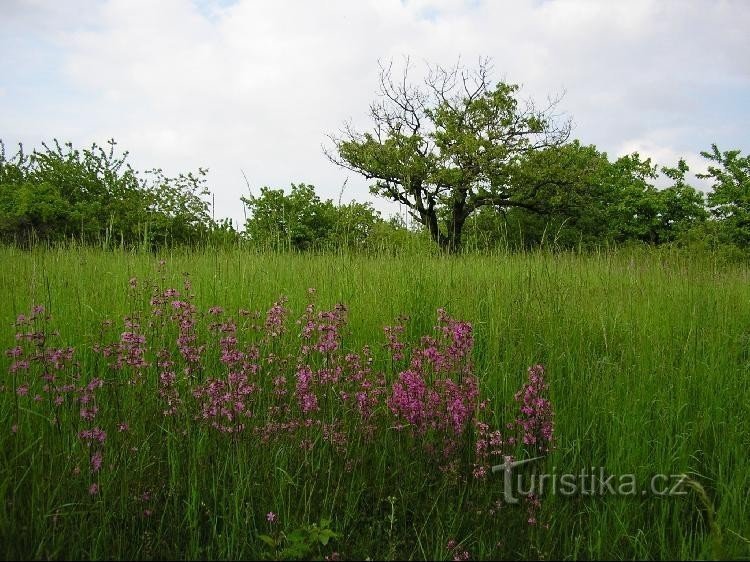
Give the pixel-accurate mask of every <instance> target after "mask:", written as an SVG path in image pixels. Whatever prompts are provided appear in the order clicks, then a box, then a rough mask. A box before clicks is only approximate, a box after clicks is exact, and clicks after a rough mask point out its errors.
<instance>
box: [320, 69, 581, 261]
mask: <svg viewBox="0 0 750 562" xmlns="http://www.w3.org/2000/svg"><path fill="white" fill-rule="evenodd" d="M490 71H491V68H490V64H489V62H488V61H487V60H486V59H482V60H480V61H479V64H478V66H477V68H476V69H474V70H467V69H465V68H464V67H462V66H461V65H460V63H459V64H456V65H455V66H453V67H451V68H444V67H441V66H432V67H428V72H427V76H426V78H425V79H424V81H423V82H422V83H421V84H413V83H412V82H411V81H410V78H409V72H410V65H409V61H408V59H407V61H406V65H405V68H404V71H403V75H402V76H401V78H400V79H398V80H395V79H394V77H393V73H392V65H387V66H384V65H381V67H380V96H381V99H380V100H379V101H376V102H374V103H372V104H371V106H370V117H371V118H372V121H373V122H374V127H373V129H372V130H371V131H368V132H364V133H361V132H358V131H356V130H355V129H354V128H353V127H352V126H351V125H346V126H345V127H344V130H343V131H342V133H341V135H340V136H331V140H332V142H333V150H331V149H327V150H326V154H327V156H328V158H329V159H330V160H331V161H332V162H334V163H335V164H337V165H339V166H342V167H344V168H346V169H349V170H353V171H355V172H357V173H360V174H362V175H363V176H364V177H365V178H367V179H369V180H375V183H374V184H373V185H372V187H371V191H372V192H373V193H374V194H376V195H379V196H382V197H386V198H388V199H391V200H393V201H396V202H399V203H402V204H403V205H405V206H406V207H407V209H408V210H409V212H410V214H411V216H412V217H413V218H414V219H415V220H416V221H417V222H419V223H420V224H422V225H423V226H424V227H425V228H426V229H427V230H428V231H429V233H430V236H431V237H432V239H433V240H434V241H435V242H436V243H437V244H439V245H440V247H441V248H444V249H447V250H450V251H456V250H458V249H459V248H460V246H461V236H462V232H463V227H464V224H465V223H466V220H467V218H468V217H470V216H471V214H472V213H474V212H475V211H477V210H478V209H480V208H482V207H485V206H488V205H493V206H496V207H502V208H510V207H521V208H528V209H530V210H537V209H538V208H539V206H540V205H541V204H542V203H541V202H540V199H539V198H537V197H534V193H533V192H534V189H541V188H542V187H544V186H545V185H547V183H548V182H550V181H552V182H554V181H555V180H554V178H547V179H545V183H544V184H543V185H537V186H526V187H527V188H528V189H526V190H525V191H524V192H523V193H519V191H518V189H517V186H516V185H515V184H514V183H513V181H512V180H513V169H514V167H515V166H516V165H517V163H518V161H519V159H520V158H521V157H522V156H524V155H525V154H528V153H529V152H533V151H536V150H541V149H544V148H547V147H555V146H559V145H561V144H563V143H564V142H565V141H566V140H567V138H568V136H569V133H570V122H569V121H567V120H566V121H560V120H559V119H558V116H557V115H556V114H555V108H556V106H557V104H558V101H559V100H558V99H551V100H549V101H548V104H547V105H546V106H544V107H543V108H541V109H539V108H537V107H536V105H535V104H534V103H533V102H531V101H526V102H521V101H519V100H518V98H517V94H518V90H519V87H518V86H517V85H515V84H506V83H504V82H498V83H493V82H492V81H491V79H490Z"/></svg>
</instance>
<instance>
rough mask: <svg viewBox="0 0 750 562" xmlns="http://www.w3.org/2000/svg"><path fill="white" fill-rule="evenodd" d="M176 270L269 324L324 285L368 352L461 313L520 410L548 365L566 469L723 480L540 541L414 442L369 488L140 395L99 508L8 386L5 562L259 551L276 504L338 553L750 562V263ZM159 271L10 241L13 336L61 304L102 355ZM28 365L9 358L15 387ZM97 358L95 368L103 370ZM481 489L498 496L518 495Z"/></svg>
mask: <svg viewBox="0 0 750 562" xmlns="http://www.w3.org/2000/svg"><path fill="white" fill-rule="evenodd" d="M160 257H162V258H164V259H165V260H166V261H167V274H166V275H167V279H166V283H167V284H170V283H172V284H173V285H178V284H180V283H181V282H182V273H183V272H188V273H189V274H190V279H191V280H192V283H193V288H194V292H195V295H196V297H195V303H196V305H197V306H198V307H199V309H201V310H206V309H207V308H208V307H210V306H212V305H221V306H223V307H225V308H226V309H228V310H233V309H237V308H240V307H243V308H249V309H253V310H255V309H258V310H266V309H267V308H268V307H269V306H270V304H271V303H272V302H273V301H275V300H276V299H277V298H278V296H279V295H282V294H283V295H287V296H288V297H289V306H290V308H291V309H292V310H293V311H294V312H295V313H298V312H301V311H302V310H303V309H304V305H305V303H306V298H307V293H306V289H307V288H308V287H315V288H317V291H318V298H319V302H320V303H321V305H324V306H332V305H333V304H335V303H336V302H343V303H346V304H347V305H348V307H349V318H350V321H349V331H348V333H347V336H346V339H345V346H346V347H347V348H351V349H358V348H360V347H361V346H362V345H364V344H367V343H373V342H383V341H384V338H383V333H382V327H383V326H385V325H390V324H392V323H393V321H394V319H395V318H396V317H397V316H399V315H400V314H407V315H409V316H410V317H411V321H410V324H409V326H410V328H409V330H410V334H412V335H419V334H427V333H430V331H431V327H432V325H433V323H434V320H435V310H436V309H437V308H439V307H445V308H446V309H447V310H448V311H449V312H450V313H451V314H452V315H453V316H454V317H457V318H460V319H463V320H467V321H469V322H471V323H472V324H473V325H474V330H475V337H476V343H475V349H474V362H475V366H476V373H477V375H478V376H479V377H480V380H481V385H482V390H483V392H484V394H485V395H487V396H489V397H490V398H491V399H492V402H493V403H494V404H498V405H502V404H508V403H510V402H511V401H512V396H513V393H514V392H515V391H516V390H517V389H518V388H519V387H520V386H521V384H522V383H523V382H524V378H525V373H526V368H527V367H528V366H529V365H532V364H535V363H542V364H544V365H545V367H546V369H547V374H548V377H549V382H550V386H551V396H552V401H553V404H554V407H555V419H556V440H557V448H556V450H555V451H554V453H553V454H552V455H551V457H550V458H549V459H548V460H547V468H548V469H550V470H551V469H553V468H554V470H555V471H556V472H557V473H558V474H560V473H565V472H570V473H575V474H578V473H580V472H581V470H582V469H586V468H587V467H600V466H603V467H606V469H607V471H608V472H609V473H611V474H630V473H632V474H635V475H636V477H637V478H638V481H639V482H648V479H649V478H650V477H651V475H654V474H667V475H671V474H682V473H686V474H689V475H690V476H691V478H692V479H693V480H694V481H695V482H697V483H699V484H700V486H702V488H700V487H699V488H697V489H694V488H688V493H687V494H686V495H683V496H677V497H656V496H653V495H650V494H647V495H645V496H640V495H638V496H636V497H611V496H604V497H598V496H582V495H576V496H574V497H563V496H560V495H556V496H548V497H545V498H544V502H543V512H542V517H541V519H542V520H543V521H546V522H547V523H548V524H549V528H548V529H545V528H541V527H539V528H534V529H519V528H518V526H517V524H516V522H517V520H519V519H523V515H522V513H520V511H522V510H523V509H524V508H523V507H516V506H509V505H508V506H504V507H503V508H502V509H503V510H504V512H503V513H502V514H501V515H499V516H495V517H494V518H490V517H489V516H487V515H486V514H484V515H481V516H478V515H477V514H476V513H475V512H476V509H477V506H476V505H474V504H472V501H473V500H471V501H469V500H464V499H462V498H461V497H456V496H455V493H456V490H457V489H461V490H465V488H456V487H455V486H452V485H451V484H450V483H448V482H442V481H441V480H440V479H439V478H437V477H436V479H435V480H434V481H430V482H420V481H418V480H416V476H415V475H417V474H421V473H416V472H414V473H413V475H414V477H410V469H409V467H410V463H412V462H418V459H415V458H414V457H415V456H418V455H415V454H413V452H410V451H411V449H409V447H410V446H412V445H413V444H411V445H409V444H407V443H404V442H402V441H401V440H399V438H398V437H395V436H394V437H393V443H392V444H391V445H389V446H388V447H384V448H383V449H381V450H377V451H367V452H363V455H366V457H367V459H368V462H369V463H371V465H370V468H369V469H368V470H360V471H358V472H355V474H356V475H357V478H358V479H354V478H353V477H344V476H342V471H341V464H340V459H337V458H336V456H335V455H331V454H327V455H326V454H319V455H316V456H314V458H311V459H308V461H309V462H308V464H306V465H299V464H298V460H299V459H298V456H296V453H293V452H292V451H290V450H287V449H285V448H283V447H281V448H276V449H273V450H271V449H268V450H267V451H266V453H268V454H264V452H263V451H264V449H263V448H262V447H261V446H259V445H258V444H257V443H252V442H251V439H246V440H243V441H242V442H240V443H237V444H234V445H232V446H226V445H223V444H222V443H223V442H222V441H221V440H217V439H215V438H214V436H212V434H211V433H210V432H206V431H202V430H198V429H194V428H192V427H175V426H173V425H170V423H168V422H165V421H164V420H160V419H159V418H156V417H153V416H152V417H148V416H146V415H145V414H144V415H142V416H140V415H139V413H138V411H139V410H138V408H139V405H138V404H134V403H129V404H124V405H122V407H123V408H125V410H126V411H127V412H128V413H129V416H130V418H129V419H132V420H133V425H135V426H136V427H135V428H134V429H133V431H132V432H131V434H130V435H131V437H126V436H121V435H113V436H112V439H113V440H115V441H116V440H123V441H116V442H117V443H119V445H120V446H121V448H122V449H123V450H124V451H127V450H128V448H129V447H138V452H137V453H133V454H132V455H131V457H132V458H129V459H128V462H127V463H125V464H126V466H125V465H124V466H123V467H120V468H114V469H112V470H110V472H109V473H108V474H109V475H110V476H107V478H108V479H107V481H106V486H105V485H103V493H102V494H101V495H100V496H99V497H98V498H97V499H95V500H94V499H91V498H89V497H88V496H87V494H86V493H85V490H82V489H80V488H81V486H82V484H76V483H75V479H73V478H72V477H71V476H70V474H69V473H68V472H65V471H69V470H72V468H73V467H74V466H75V464H76V463H77V462H79V461H80V458H78V460H76V458H75V455H76V454H78V455H80V451H79V449H80V445H77V444H76V443H74V441H75V438H74V437H72V436H71V435H65V434H59V435H57V436H56V435H55V433H54V431H50V430H41V429H38V428H39V427H42V424H43V423H45V421H44V420H41V421H36V422H34V421H33V420H32V421H29V424H28V427H24V428H22V429H21V431H19V433H18V434H17V435H14V434H13V433H12V432H11V425H12V423H14V419H15V418H14V414H13V412H14V408H15V406H14V404H15V394H14V393H13V392H12V388H11V386H12V381H11V380H10V378H9V376H8V375H3V376H4V377H5V380H4V384H6V386H7V387H8V390H7V391H6V392H3V393H0V407H2V410H1V413H0V422H1V423H0V446H1V447H2V452H0V498H2V499H3V502H2V505H0V557H2V558H10V557H14V556H21V557H37V558H46V557H52V558H56V557H57V558H59V557H73V558H102V557H115V558H125V557H130V556H132V557H136V558H167V557H169V556H176V557H180V558H195V557H218V558H237V557H243V556H244V557H248V556H259V555H261V554H262V552H263V548H264V545H263V544H262V543H261V542H260V541H259V540H258V539H257V536H258V534H259V533H267V532H268V531H269V525H267V524H266V522H265V514H266V512H267V511H275V512H276V513H278V514H279V519H280V522H279V525H281V526H283V527H284V528H285V529H286V530H287V531H291V530H292V529H293V528H296V527H299V526H302V525H306V524H311V523H315V522H317V521H319V520H320V518H321V517H325V518H331V519H332V524H331V526H332V528H333V529H334V530H335V531H337V532H339V533H341V535H342V537H341V538H339V539H338V540H337V541H335V542H334V543H333V544H334V545H335V548H334V550H338V551H339V552H341V553H342V555H344V556H350V557H362V558H364V557H366V556H371V557H373V558H377V557H387V556H404V557H410V558H415V559H423V558H435V557H437V558H449V557H450V555H449V554H448V552H447V551H446V550H445V548H444V545H445V542H446V541H447V540H448V539H449V538H455V539H456V540H459V541H463V544H464V545H465V547H466V549H467V550H469V551H470V552H471V554H472V556H473V557H477V558H493V557H494V558H496V557H517V556H522V557H535V556H544V557H546V558H562V559H590V558H615V559H633V558H636V559H644V558H659V559H662V558H676V559H685V558H695V557H698V558H712V557H730V558H750V493H749V492H750V453H749V452H748V451H750V284H749V283H750V271H749V270H748V269H747V267H745V266H740V265H722V264H720V263H716V262H714V261H712V260H711V259H710V258H705V257H704V258H701V259H689V258H688V257H686V256H684V255H680V254H668V253H663V252H662V253H653V254H651V253H647V252H634V253H603V254H598V255H591V256H576V255H550V254H542V253H539V254H527V255H497V256H472V255H467V256H457V257H451V258H447V257H427V256H421V257H420V256H414V255H409V256H397V257H365V256H349V255H281V254H253V253H244V252H242V251H239V250H234V251H221V250H219V251H206V252H175V253H173V254H164V255H163V256H160ZM156 262H157V258H156V257H155V256H153V255H148V254H138V253H110V252H102V251H95V250H87V249H80V250H59V251H56V250H37V251H32V252H22V251H19V250H14V249H8V248H5V249H0V263H1V264H2V265H1V266H0V289H1V290H2V295H3V297H2V299H0V323H1V324H2V327H3V329H2V331H1V332H0V344H2V347H3V348H8V347H11V346H12V345H14V340H13V336H14V333H15V331H14V329H13V326H12V323H13V321H14V319H15V317H16V315H17V314H19V313H22V312H26V311H27V310H28V309H29V308H30V306H31V305H32V304H35V303H42V304H45V305H46V306H47V307H48V309H49V311H50V312H51V314H52V315H53V318H54V326H55V327H56V328H58V329H59V330H60V337H61V341H63V342H65V343H66V344H69V345H72V346H76V348H81V349H85V348H87V347H90V346H91V344H92V343H94V342H96V341H97V338H98V334H99V327H100V324H101V321H102V320H103V319H111V320H113V321H115V322H116V323H117V322H121V320H122V317H124V316H126V315H127V314H129V313H130V312H131V311H132V308H133V306H134V303H133V300H132V299H131V298H130V297H129V296H128V292H127V290H126V289H127V285H128V280H129V279H130V278H131V277H137V278H139V279H144V278H154V277H155V276H156V275H157V274H156ZM9 363H10V360H9V359H8V358H7V357H3V358H2V359H0V367H2V372H3V373H5V372H6V371H7V366H8V365H9ZM94 365H96V363H95V361H94V360H93V359H90V358H89V359H86V362H85V363H84V368H93V366H94ZM0 384H2V383H0ZM145 411H146V409H145V406H144V412H145ZM149 411H150V410H149ZM25 419H30V418H25ZM35 428H37V429H35ZM183 430H184V431H185V434H184V435H183V434H182V433H181V432H182V431H183ZM136 436H137V437H138V439H140V440H141V441H139V442H137V443H135V442H132V443H131V442H127V439H131V438H132V439H135V437H136ZM165 436H166V437H165ZM76 447H78V449H77V448H76ZM271 452H272V453H273V454H271ZM394 455H399V457H398V458H394ZM126 456H127V455H126ZM122 462H125V461H122ZM415 470H416V469H415ZM146 484H148V486H147V487H149V488H150V489H157V495H158V505H156V506H153V508H154V516H153V517H150V518H143V517H139V513H138V512H137V511H136V508H135V507H133V506H134V505H135V503H136V502H135V501H134V499H133V496H134V495H137V494H138V493H139V490H140V489H141V488H142V487H143V486H144V485H146ZM481 485H482V486H485V487H487V490H488V491H487V494H489V495H491V494H495V495H497V494H499V490H500V488H501V486H502V481H501V478H500V477H497V476H496V477H494V478H490V479H489V480H488V481H487V482H485V483H482V484H481ZM76 486H77V487H76ZM474 486H476V484H475V485H474ZM701 490H705V494H704V495H702V494H701V493H699V492H700V491H701ZM466 493H467V494H469V492H466ZM489 495H485V496H481V497H483V498H486V497H489ZM389 497H391V498H392V500H391V501H389V500H388V498H389ZM467 497H468V496H467ZM472 497H473V496H472ZM393 498H395V499H393ZM363 510H367V511H366V512H365V511H363ZM391 514H392V515H393V522H392V521H391V520H390V519H389V517H390V516H391ZM710 516H713V517H715V526H714V528H713V530H711V528H710V526H709V524H708V518H709V517H710ZM497 543H501V545H500V547H496V545H497ZM329 550H330V549H329Z"/></svg>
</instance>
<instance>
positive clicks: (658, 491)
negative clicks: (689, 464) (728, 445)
mask: <svg viewBox="0 0 750 562" xmlns="http://www.w3.org/2000/svg"><path fill="white" fill-rule="evenodd" d="M541 458H543V457H535V458H532V459H524V460H518V461H512V460H510V459H508V460H506V461H505V462H504V463H503V464H499V465H495V466H493V467H492V472H493V473H498V472H502V474H503V495H504V500H505V502H506V503H511V504H514V503H519V498H522V497H529V496H536V497H541V496H544V495H552V496H555V495H560V496H647V495H653V496H682V495H685V494H687V490H686V489H685V484H686V483H687V482H688V480H689V477H688V476H687V475H686V474H654V475H653V476H651V478H649V479H648V480H647V481H646V482H643V481H642V480H641V481H639V479H638V477H637V476H636V475H635V474H620V475H615V474H608V472H607V469H606V468H605V467H586V468H583V469H582V470H581V471H580V472H578V473H573V472H564V473H558V472H557V468H556V467H553V469H552V472H544V473H538V472H531V473H526V472H522V471H521V470H520V469H519V468H520V467H521V466H523V465H527V464H529V463H532V462H534V461H536V460H539V459H541ZM516 469H519V470H516Z"/></svg>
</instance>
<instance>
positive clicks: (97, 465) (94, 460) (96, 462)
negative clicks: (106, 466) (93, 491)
mask: <svg viewBox="0 0 750 562" xmlns="http://www.w3.org/2000/svg"><path fill="white" fill-rule="evenodd" d="M103 460H104V459H103V457H102V452H101V451H97V452H96V453H94V454H93V455H91V472H92V473H93V474H96V473H97V472H99V471H100V470H101V468H102V461H103Z"/></svg>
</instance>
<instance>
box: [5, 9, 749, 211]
mask: <svg viewBox="0 0 750 562" xmlns="http://www.w3.org/2000/svg"><path fill="white" fill-rule="evenodd" d="M748 29H750V0H724V1H722V0H707V1H698V0H696V1H689V0H676V1H668V0H658V1H657V0H628V1H621V2H617V1H601V0H590V1H589V0H516V1H513V2H510V1H500V0H496V1H490V0H471V1H466V0H462V1H453V0H436V1H428V0H416V1H413V0H363V1H354V0H327V1H303V0H299V1H285V0H272V1H263V2H261V1H253V0H236V1H232V0H159V1H158V2H156V1H151V0H148V1H147V0H66V1H65V2H59V1H57V0H0V63H2V66H1V68H2V72H0V139H2V140H3V141H4V142H5V144H6V147H9V148H8V150H9V151H10V148H12V147H13V146H14V145H16V144H17V143H19V142H23V143H24V146H25V147H26V148H27V149H28V148H31V147H38V146H40V144H41V142H42V141H49V140H51V139H52V138H58V139H60V140H61V141H62V140H64V141H71V142H73V143H74V145H76V146H79V147H83V146H89V145H90V144H91V143H92V142H96V143H98V144H104V143H105V142H106V141H107V140H108V139H110V138H114V139H116V140H117V142H118V146H119V147H120V148H122V149H123V150H128V151H129V152H130V158H129V161H130V162H131V164H132V165H133V166H134V167H135V168H136V169H148V168H154V167H159V168H162V169H164V171H165V172H167V173H170V174H177V173H179V172H188V171H192V170H196V169H197V168H198V167H205V168H208V169H209V175H208V180H209V189H210V190H211V192H212V193H213V195H214V197H215V215H216V217H217V218H218V217H229V218H232V219H233V220H234V221H235V222H237V221H239V222H240V223H242V222H244V218H243V217H244V212H243V205H242V203H241V201H240V197H241V196H242V195H246V194H247V193H248V185H247V184H246V183H245V179H244V177H243V172H244V174H245V175H246V176H247V179H248V182H249V189H250V191H251V192H252V193H254V194H256V195H257V194H258V193H259V189H260V187H261V186H270V187H273V188H285V189H288V188H289V186H290V184H291V183H299V182H305V183H309V184H313V185H315V186H316V188H317V191H318V193H319V195H320V196H321V197H323V198H332V199H334V200H338V199H339V197H341V200H342V201H344V202H348V201H350V200H358V201H372V202H373V204H374V205H375V206H376V208H378V209H380V210H381V211H383V213H384V215H386V216H387V215H388V214H391V213H393V212H398V211H399V209H398V207H397V206H395V205H394V204H388V203H386V202H383V201H381V200H377V199H374V198H373V197H372V196H371V195H370V194H369V191H368V182H367V181H365V180H364V179H362V178H360V177H358V176H357V175H356V174H354V173H352V172H349V171H346V170H342V169H340V168H337V167H336V166H334V165H333V164H331V163H330V162H329V161H328V160H327V159H326V157H325V156H324V153H323V147H324V146H329V145H330V142H329V141H328V135H329V134H332V133H333V134H335V133H336V132H337V131H339V130H340V128H341V126H342V125H343V124H344V123H345V122H347V121H351V122H352V123H353V124H354V125H355V126H356V127H358V128H359V129H361V130H366V129H367V127H368V125H369V124H370V122H369V120H368V115H367V110H368V106H369V104H370V103H371V102H372V101H374V100H375V99H376V94H377V79H378V69H379V67H378V61H389V60H393V61H394V65H395V67H396V68H398V67H399V65H400V64H401V63H402V61H403V58H404V57H405V56H408V57H410V59H411V61H412V62H413V63H414V64H415V65H417V67H419V66H420V65H423V64H424V63H431V64H442V65H451V64H454V63H455V62H456V61H457V60H458V58H459V57H460V59H461V61H462V62H463V63H464V64H465V65H466V66H468V67H471V66H472V65H473V64H474V63H475V62H476V61H477V60H478V59H479V57H489V58H490V59H491V60H492V63H493V68H494V72H493V77H494V79H495V80H502V81H506V82H511V83H515V84H519V85H521V87H522V89H521V96H522V97H524V98H531V99H534V100H538V101H544V100H546V98H547V97H548V96H549V95H557V94H561V93H564V96H563V98H562V101H561V102H560V104H559V106H558V109H559V110H561V111H564V112H565V114H566V115H568V116H569V117H570V118H572V121H573V124H574V129H573V137H575V138H579V139H581V141H582V142H584V143H585V144H595V145H597V147H598V148H599V149H600V150H605V151H606V152H607V153H608V154H609V155H610V157H616V156H619V155H623V154H628V153H631V152H633V151H638V152H640V153H641V154H642V155H645V156H650V157H652V158H653V159H654V161H655V162H656V163H658V164H659V165H670V166H671V165H674V164H676V162H677V160H678V158H680V157H684V158H685V159H686V161H687V162H688V164H689V165H690V166H691V170H692V171H700V170H702V169H705V165H706V163H705V160H704V159H702V158H701V157H700V155H699V153H700V151H701V150H707V149H708V148H709V147H710V145H711V143H716V144H718V146H719V148H720V149H722V150H729V149H741V150H742V151H743V153H747V152H748V151H750V33H748ZM345 182H346V187H345V189H344V191H343V194H342V193H341V192H342V186H343V185H344V183H345ZM694 184H695V185H696V186H698V187H700V188H702V189H707V188H708V186H707V184H705V183H703V182H700V181H698V180H694Z"/></svg>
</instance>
